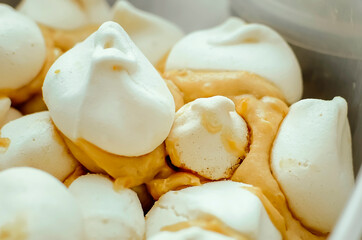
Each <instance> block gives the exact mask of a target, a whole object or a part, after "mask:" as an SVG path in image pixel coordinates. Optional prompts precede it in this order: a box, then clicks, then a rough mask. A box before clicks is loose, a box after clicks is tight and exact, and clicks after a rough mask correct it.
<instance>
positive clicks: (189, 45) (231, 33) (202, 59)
mask: <svg viewBox="0 0 362 240" xmlns="http://www.w3.org/2000/svg"><path fill="white" fill-rule="evenodd" d="M178 69H191V70H216V71H219V70H220V71H229V70H230V71H247V72H251V73H255V74H258V75H259V76H261V77H264V78H266V79H267V80H269V81H271V82H273V83H274V84H275V85H276V86H277V87H279V88H280V89H281V90H282V92H283V93H284V95H285V98H286V100H287V101H288V102H289V103H293V102H296V101H297V100H299V99H300V98H301V96H302V91H303V85H302V75H301V70H300V66H299V64H298V61H297V59H296V57H295V55H294V53H293V51H292V50H291V48H290V47H289V46H288V44H287V43H286V42H285V40H284V39H283V38H282V37H281V36H280V35H279V34H278V33H277V32H275V31H274V30H272V29H271V28H269V27H267V26H264V25H260V24H254V23H253V24H246V23H245V22H244V21H242V20H241V19H238V18H234V17H233V18H230V19H229V20H227V21H226V22H225V23H223V24H222V25H220V26H217V27H215V28H212V29H208V30H202V31H197V32H194V33H191V34H189V35H187V36H186V37H184V38H183V39H181V40H180V41H179V42H177V43H176V45H175V46H174V47H173V48H172V50H171V52H170V55H169V57H168V59H167V62H166V71H169V70H178Z"/></svg>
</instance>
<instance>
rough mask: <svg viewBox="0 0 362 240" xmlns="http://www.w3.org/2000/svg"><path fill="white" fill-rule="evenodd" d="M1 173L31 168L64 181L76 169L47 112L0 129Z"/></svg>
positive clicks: (19, 119) (14, 121)
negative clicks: (9, 169)
mask: <svg viewBox="0 0 362 240" xmlns="http://www.w3.org/2000/svg"><path fill="white" fill-rule="evenodd" d="M0 140H1V142H2V144H1V146H0V170H4V169H7V168H12V167H34V168H38V169H41V170H43V171H46V172H48V173H49V174H51V175H53V176H54V177H56V178H58V179H59V180H60V181H63V180H64V179H65V178H66V177H67V176H68V175H70V174H71V173H72V172H73V171H74V170H75V168H76V167H77V166H78V165H79V164H78V162H77V161H76V160H75V159H74V158H73V156H72V154H71V153H70V152H69V150H68V148H67V147H66V145H65V143H64V141H63V139H62V138H61V137H60V136H59V134H58V132H57V131H56V129H55V126H54V125H53V123H52V121H51V119H50V116H49V112H39V113H34V114H31V115H26V116H24V117H21V118H18V119H16V120H13V121H11V122H9V123H7V124H6V125H4V126H3V127H2V129H1V133H0Z"/></svg>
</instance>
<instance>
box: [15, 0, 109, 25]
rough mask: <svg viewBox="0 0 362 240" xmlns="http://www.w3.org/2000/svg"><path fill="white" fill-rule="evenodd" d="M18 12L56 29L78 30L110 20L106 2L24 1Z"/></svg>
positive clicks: (93, 0)
mask: <svg viewBox="0 0 362 240" xmlns="http://www.w3.org/2000/svg"><path fill="white" fill-rule="evenodd" d="M18 10H19V11H20V12H22V13H23V14H25V15H27V16H29V17H30V18H32V19H34V20H35V21H37V22H38V23H41V24H43V25H46V26H49V27H52V28H55V29H64V30H70V29H76V28H79V27H82V26H85V25H87V24H91V23H95V24H101V23H103V22H105V21H107V20H109V19H110V16H111V10H110V7H109V5H108V3H107V1H106V0H46V1H44V0H22V1H21V3H20V4H19V6H18Z"/></svg>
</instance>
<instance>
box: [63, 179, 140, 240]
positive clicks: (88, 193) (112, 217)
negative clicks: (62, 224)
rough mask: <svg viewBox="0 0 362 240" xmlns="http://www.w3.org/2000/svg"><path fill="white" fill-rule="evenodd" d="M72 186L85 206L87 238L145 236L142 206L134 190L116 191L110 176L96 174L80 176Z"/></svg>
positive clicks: (108, 239)
mask: <svg viewBox="0 0 362 240" xmlns="http://www.w3.org/2000/svg"><path fill="white" fill-rule="evenodd" d="M69 190H70V192H71V193H72V194H73V196H74V197H75V198H76V199H77V201H78V203H79V205H80V207H81V210H82V214H83V219H84V227H85V240H111V239H124V240H127V239H134V240H142V239H143V237H144V234H145V219H144V216H143V210H142V206H141V203H140V201H139V199H138V197H137V194H136V193H135V192H133V191H132V190H130V189H122V190H120V191H115V190H114V188H113V182H112V181H111V180H110V179H108V178H107V177H105V176H102V175H96V174H89V175H84V176H81V177H79V178H77V179H76V180H75V181H74V182H73V183H72V184H71V185H70V186H69Z"/></svg>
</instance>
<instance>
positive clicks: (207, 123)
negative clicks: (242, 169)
mask: <svg viewBox="0 0 362 240" xmlns="http://www.w3.org/2000/svg"><path fill="white" fill-rule="evenodd" d="M247 146H248V127H247V126H246V123H245V121H244V120H243V118H242V117H240V116H239V115H238V113H237V112H236V111H235V105H234V103H233V102H232V101H231V100H230V99H228V98H226V97H222V96H215V97H211V98H199V99H196V100H195V101H193V102H190V103H188V104H186V105H184V106H183V107H182V108H181V109H180V110H179V111H177V113H176V116H175V121H174V124H173V126H172V129H171V132H170V134H169V136H168V138H167V139H166V149H167V151H168V153H169V154H170V158H171V162H172V163H173V164H174V165H175V166H177V167H181V168H184V169H188V170H192V171H193V172H196V173H198V174H199V175H201V176H203V177H206V178H208V179H211V180H218V179H221V178H229V177H231V175H232V173H233V170H235V168H236V167H237V166H238V165H239V163H240V160H241V158H242V157H243V156H244V155H245V153H246V148H247Z"/></svg>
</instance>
